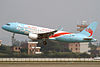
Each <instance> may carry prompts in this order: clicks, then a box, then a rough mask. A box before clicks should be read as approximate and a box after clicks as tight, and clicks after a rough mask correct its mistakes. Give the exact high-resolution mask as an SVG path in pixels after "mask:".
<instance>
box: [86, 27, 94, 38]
mask: <svg viewBox="0 0 100 67" xmlns="http://www.w3.org/2000/svg"><path fill="white" fill-rule="evenodd" d="M85 31H87V32H88V33H90V36H88V37H91V36H92V35H93V31H92V29H91V28H86V29H85Z"/></svg>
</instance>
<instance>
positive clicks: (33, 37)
mask: <svg viewBox="0 0 100 67" xmlns="http://www.w3.org/2000/svg"><path fill="white" fill-rule="evenodd" d="M29 38H30V39H32V40H37V39H38V35H37V34H32V33H30V34H29Z"/></svg>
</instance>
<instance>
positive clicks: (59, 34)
mask: <svg viewBox="0 0 100 67" xmlns="http://www.w3.org/2000/svg"><path fill="white" fill-rule="evenodd" d="M65 34H72V33H68V32H62V33H56V34H54V35H52V36H50V37H49V38H53V37H58V36H62V35H65Z"/></svg>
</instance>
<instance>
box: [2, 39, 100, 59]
mask: <svg viewBox="0 0 100 67" xmlns="http://www.w3.org/2000/svg"><path fill="white" fill-rule="evenodd" d="M47 42H48V44H47V45H43V44H41V42H39V44H38V46H40V47H41V52H42V54H39V55H28V54H27V48H26V49H21V52H20V53H17V52H13V51H11V49H10V46H5V45H2V46H1V47H0V58H10V57H11V58H90V57H95V56H96V55H94V54H91V55H90V54H87V53H73V52H71V50H69V49H68V48H67V46H66V45H67V44H66V43H64V42H56V41H50V40H48V41H47ZM93 47H94V46H92V50H94V49H93ZM98 56H100V55H98Z"/></svg>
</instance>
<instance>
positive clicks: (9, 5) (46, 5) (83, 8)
mask: <svg viewBox="0 0 100 67" xmlns="http://www.w3.org/2000/svg"><path fill="white" fill-rule="evenodd" d="M84 20H85V21H88V22H87V23H88V24H90V23H91V22H93V21H97V22H98V23H100V0H0V27H1V26H2V25H4V24H6V23H8V22H21V23H25V24H32V25H37V26H43V27H47V28H56V29H57V28H58V27H63V28H64V30H65V31H69V32H77V31H76V29H77V27H76V26H77V24H81V21H84ZM99 29H100V26H98V27H97V30H96V32H95V34H94V37H95V38H97V39H98V40H99V41H100V36H99V34H100V30H99ZM16 38H17V39H20V40H25V39H27V36H22V35H16ZM0 39H1V40H3V43H5V44H10V42H11V33H9V32H6V31H4V30H2V29H1V28H0Z"/></svg>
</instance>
